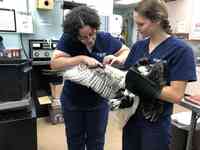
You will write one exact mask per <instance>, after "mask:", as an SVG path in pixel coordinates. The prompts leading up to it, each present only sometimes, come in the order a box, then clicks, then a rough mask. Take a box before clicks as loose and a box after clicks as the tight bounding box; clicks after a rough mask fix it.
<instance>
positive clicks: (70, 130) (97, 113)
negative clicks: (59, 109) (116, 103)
mask: <svg viewBox="0 0 200 150" xmlns="http://www.w3.org/2000/svg"><path fill="white" fill-rule="evenodd" d="M108 111H109V109H108V107H103V108H98V109H94V110H84V111H81V110H75V111H74V110H73V111H72V110H66V109H65V110H64V120H65V128H66V135H67V143H68V149H69V150H85V148H86V149H87V150H103V149H104V148H103V147H104V141H105V132H106V126H107V121H108Z"/></svg>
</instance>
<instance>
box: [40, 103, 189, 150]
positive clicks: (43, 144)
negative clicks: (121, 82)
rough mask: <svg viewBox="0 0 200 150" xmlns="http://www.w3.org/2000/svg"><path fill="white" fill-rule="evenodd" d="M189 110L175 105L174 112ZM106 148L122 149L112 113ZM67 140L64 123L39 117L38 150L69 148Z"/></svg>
mask: <svg viewBox="0 0 200 150" xmlns="http://www.w3.org/2000/svg"><path fill="white" fill-rule="evenodd" d="M182 111H188V110H187V109H185V108H183V107H181V106H178V105H175V109H174V112H175V113H176V112H182ZM110 116H111V117H110V119H109V123H108V128H107V135H106V144H105V150H121V130H120V129H119V128H117V126H116V125H115V124H114V122H113V121H112V120H113V119H112V116H113V114H111V115H110ZM66 147H67V146H66V142H65V133H64V125H63V124H57V125H52V124H51V123H50V122H48V121H47V120H46V119H44V118H42V119H38V150H67V148H66Z"/></svg>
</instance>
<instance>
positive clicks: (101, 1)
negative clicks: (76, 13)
mask: <svg viewBox="0 0 200 150" xmlns="http://www.w3.org/2000/svg"><path fill="white" fill-rule="evenodd" d="M65 1H72V0H65ZM73 2H77V3H84V4H87V5H88V6H90V7H92V8H94V9H96V10H97V11H98V12H99V14H100V15H112V14H113V0H73Z"/></svg>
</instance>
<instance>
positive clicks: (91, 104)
mask: <svg viewBox="0 0 200 150" xmlns="http://www.w3.org/2000/svg"><path fill="white" fill-rule="evenodd" d="M121 47H122V43H121V42H120V41H119V40H117V39H116V38H114V37H112V36H111V35H110V34H109V33H106V32H97V35H96V41H95V46H94V48H93V50H92V52H89V51H88V49H87V48H86V46H85V45H84V44H82V43H81V42H80V41H77V40H74V39H73V38H72V36H70V34H68V33H64V34H63V35H62V37H61V39H60V40H59V42H58V44H57V49H58V50H61V51H63V52H66V53H68V54H70V55H71V56H72V57H73V56H77V55H87V56H90V57H93V58H96V59H97V60H98V61H100V62H102V61H103V58H104V57H105V56H106V55H110V54H114V53H116V52H117V51H118V50H120V49H121ZM61 101H62V102H63V103H64V107H66V108H67V109H71V110H74V109H82V110H89V109H94V108H95V109H96V108H99V107H103V106H107V103H106V100H105V99H103V98H102V97H100V96H99V95H98V94H97V93H95V92H94V91H93V90H91V89H90V88H87V87H85V86H81V85H79V84H76V83H74V82H71V81H69V80H66V81H65V83H64V88H63V92H62V95H61Z"/></svg>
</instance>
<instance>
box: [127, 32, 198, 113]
mask: <svg viewBox="0 0 200 150" xmlns="http://www.w3.org/2000/svg"><path fill="white" fill-rule="evenodd" d="M149 42H150V39H149V38H148V39H144V40H141V41H138V42H136V43H135V44H134V45H133V47H132V49H131V52H130V53H129V56H128V58H127V60H126V62H125V67H126V68H129V67H130V66H131V65H133V64H136V63H137V61H138V60H139V59H140V58H142V57H147V58H148V59H149V61H150V63H154V61H155V60H156V59H162V60H165V61H166V62H167V67H168V75H167V81H168V84H170V81H178V80H182V81H189V82H190V81H195V80H196V67H195V66H196V65H195V59H194V55H193V51H192V49H191V48H190V47H189V46H188V45H187V44H186V43H185V42H183V41H182V40H180V39H178V38H176V37H174V36H171V37H169V38H167V39H166V40H165V41H163V42H162V43H160V44H159V45H158V46H157V47H156V48H155V50H154V51H153V52H152V53H149V52H148V51H149V48H148V46H149ZM171 113H172V103H169V102H164V113H163V116H169V115H171Z"/></svg>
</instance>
